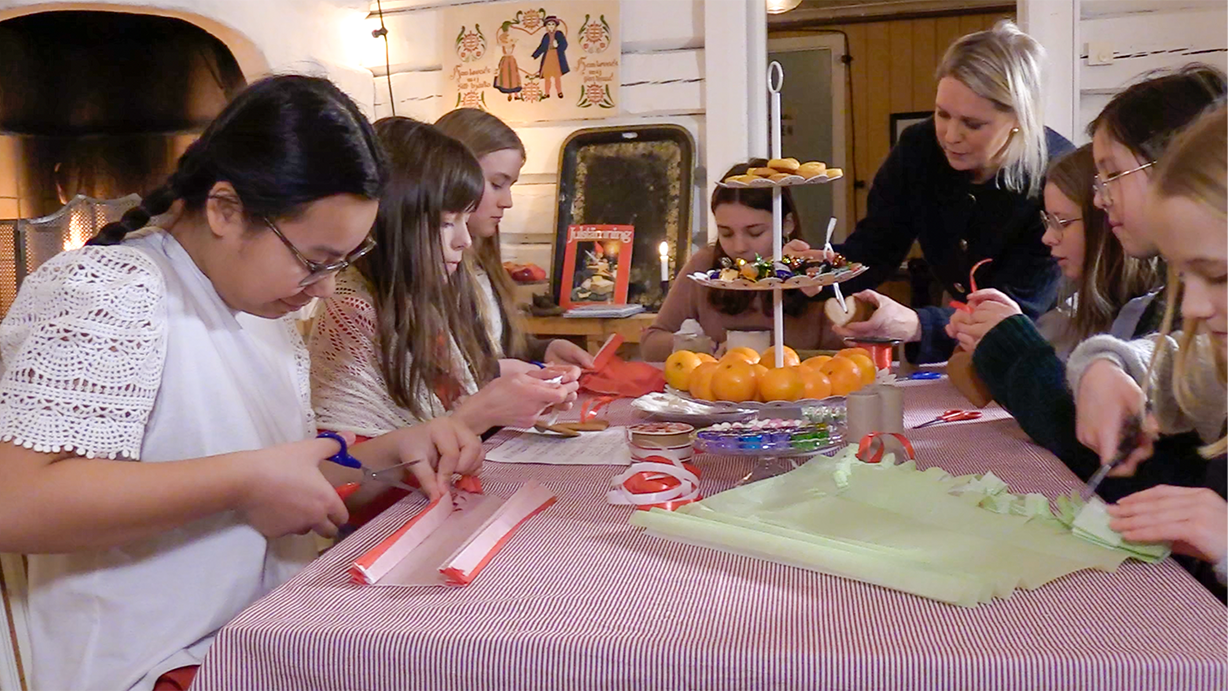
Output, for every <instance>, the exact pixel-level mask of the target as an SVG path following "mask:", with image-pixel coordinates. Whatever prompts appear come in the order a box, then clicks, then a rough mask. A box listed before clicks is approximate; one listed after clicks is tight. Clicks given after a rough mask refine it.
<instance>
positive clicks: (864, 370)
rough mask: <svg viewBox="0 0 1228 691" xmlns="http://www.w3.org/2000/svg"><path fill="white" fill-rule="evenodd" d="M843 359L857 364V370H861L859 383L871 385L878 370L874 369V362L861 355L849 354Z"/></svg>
mask: <svg viewBox="0 0 1228 691" xmlns="http://www.w3.org/2000/svg"><path fill="white" fill-rule="evenodd" d="M844 357H846V358H848V359H850V360H852V361H853V362H856V363H857V368H858V369H860V370H861V383H862V384H873V383H874V375H876V374H878V369H877V368H875V367H874V361H873V360H871V359H870V358H868V357H866V356H865V355H862V354H861V353H849V354H848V355H845V356H844Z"/></svg>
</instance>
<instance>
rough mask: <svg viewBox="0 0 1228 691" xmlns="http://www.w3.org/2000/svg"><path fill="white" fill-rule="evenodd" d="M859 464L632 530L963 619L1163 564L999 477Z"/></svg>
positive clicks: (732, 495)
mask: <svg viewBox="0 0 1228 691" xmlns="http://www.w3.org/2000/svg"><path fill="white" fill-rule="evenodd" d="M854 452H855V448H854V447H849V448H848V449H845V450H844V451H842V452H841V453H840V454H839V455H837V456H836V457H835V458H826V457H823V456H819V457H816V458H814V459H813V460H811V461H810V462H808V463H806V464H805V465H803V466H801V467H800V468H798V469H797V470H794V471H792V472H790V473H787V474H785V475H781V476H779V477H775V478H771V479H769V480H763V481H761V482H756V483H754V484H751V485H747V486H745V487H738V488H736V489H732V490H729V491H726V492H722V493H720V494H717V495H714V496H711V497H708V498H707V499H704V500H703V501H700V502H697V503H694V504H689V505H687V506H683V507H681V508H680V509H678V510H677V511H674V512H668V511H662V510H659V509H653V510H652V511H647V512H645V511H637V512H635V513H634V514H633V515H632V517H631V522H632V524H634V525H637V526H642V527H644V528H646V529H647V530H648V532H649V533H650V534H652V535H656V536H659V537H663V538H667V539H671V540H676V541H679V542H686V543H691V544H698V545H703V546H707V547H711V548H714V549H719V550H723V551H726V552H732V553H735V554H743V555H747V556H752V557H758V558H762V559H767V560H769V561H774V562H779V563H784V564H792V565H794V566H800V567H802V568H807V569H811V570H814V571H819V572H822V573H829V574H832V575H836V576H842V577H845V578H852V579H855V580H859V581H864V582H866V583H872V584H875V585H880V586H883V587H886V588H893V589H896V590H902V591H904V592H909V593H913V594H916V595H920V596H922V597H928V598H932V599H935V600H940V601H942V602H949V603H951V604H956V605H962V606H966V607H972V606H975V605H977V604H980V603H983V602H988V601H989V600H990V599H992V598H994V597H999V598H1005V597H1009V596H1010V594H1011V593H1012V592H1013V591H1014V590H1015V589H1016V588H1028V589H1032V588H1037V587H1040V586H1042V585H1044V584H1045V583H1048V582H1050V581H1052V580H1054V579H1057V578H1061V577H1062V576H1065V575H1067V574H1069V573H1073V572H1074V571H1078V570H1080V569H1090V568H1095V569H1102V570H1105V571H1113V570H1115V569H1116V568H1117V566H1118V565H1119V564H1120V563H1121V562H1122V561H1123V560H1125V559H1126V558H1127V557H1131V556H1133V557H1138V558H1144V559H1146V560H1148V561H1153V560H1156V559H1162V558H1163V557H1162V556H1158V555H1159V554H1160V552H1163V554H1164V555H1166V554H1167V550H1164V549H1163V548H1161V549H1160V550H1159V551H1157V550H1156V549H1155V548H1156V546H1150V545H1149V546H1145V547H1146V549H1143V548H1142V547H1140V546H1137V545H1130V544H1128V543H1122V544H1120V545H1111V544H1109V540H1108V539H1106V538H1105V536H1104V535H1103V534H1102V533H1101V532H1100V528H1098V527H1097V528H1092V529H1089V528H1086V527H1083V528H1080V527H1079V526H1075V527H1074V529H1073V531H1072V528H1071V526H1072V525H1074V524H1075V516H1076V515H1077V513H1078V508H1079V507H1076V506H1074V505H1073V504H1071V502H1070V500H1069V499H1068V498H1066V497H1060V498H1059V500H1058V504H1059V515H1058V516H1057V517H1055V516H1054V515H1053V514H1052V513H1051V512H1050V509H1049V501H1048V499H1047V498H1045V497H1044V496H1043V495H1039V494H1030V495H1025V496H1017V495H1014V494H1011V493H1010V492H1009V491H1007V490H1008V489H1009V488H1008V487H1007V486H1006V483H1004V482H1002V481H1001V480H1000V479H998V478H997V477H995V476H994V475H993V474H992V473H986V474H984V475H980V476H962V477H952V476H951V475H949V474H947V473H946V472H944V471H942V470H941V469H939V468H930V469H929V470H925V471H918V470H917V468H916V465H915V464H914V463H913V462H911V461H910V462H908V463H904V464H902V465H895V464H894V459H893V458H892V457H891V456H888V457H887V458H886V459H884V461H883V462H882V463H877V464H866V463H862V462H861V461H859V460H857V458H856V456H855V455H854ZM1065 518H1069V520H1068V521H1067V520H1064V519H1065ZM1104 527H1105V528H1107V524H1106V525H1105V526H1104ZM1110 532H1111V531H1110Z"/></svg>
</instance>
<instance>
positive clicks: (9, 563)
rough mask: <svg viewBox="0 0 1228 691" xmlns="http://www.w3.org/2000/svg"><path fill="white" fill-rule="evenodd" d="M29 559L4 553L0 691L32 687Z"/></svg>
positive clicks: (0, 558) (0, 591)
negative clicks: (28, 599)
mask: <svg viewBox="0 0 1228 691" xmlns="http://www.w3.org/2000/svg"><path fill="white" fill-rule="evenodd" d="M27 592H28V589H27V580H26V559H25V557H24V556H22V555H20V554H0V610H2V612H3V616H0V691H30V685H29V674H30V633H29V624H28V622H29V620H30V614H29V609H28V607H27V602H26V595H27Z"/></svg>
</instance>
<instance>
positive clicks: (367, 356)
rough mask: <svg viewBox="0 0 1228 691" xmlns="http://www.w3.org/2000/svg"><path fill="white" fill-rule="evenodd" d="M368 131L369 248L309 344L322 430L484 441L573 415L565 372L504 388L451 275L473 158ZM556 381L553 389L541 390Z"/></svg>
mask: <svg viewBox="0 0 1228 691" xmlns="http://www.w3.org/2000/svg"><path fill="white" fill-rule="evenodd" d="M375 131H376V134H377V135H378V136H379V139H380V141H381V142H382V144H383V145H384V149H385V150H386V151H387V152H388V158H389V183H388V188H387V190H386V192H385V194H384V197H383V198H382V199H381V200H380V207H379V208H380V210H379V215H378V217H377V218H376V221H375V228H374V230H373V234H374V238H375V240H376V245H375V249H374V250H373V251H372V252H371V253H370V254H368V255H366V256H365V257H363V258H362V259H360V260H359V261H358V263H357V264H356V265H355V266H354V267H353V268H351V269H348V270H346V271H343V272H342V273H341V274H340V275H339V276H338V278H337V291H336V295H335V296H334V297H333V298H331V299H329V300H328V301H326V302H325V306H324V311H323V313H322V314H321V316H320V317H319V318H318V319H317V321H316V324H315V326H314V328H313V330H312V334H311V338H310V339H309V342H310V349H311V357H312V372H311V384H312V386H311V392H312V401H313V403H314V405H315V409H316V414H317V415H318V416H319V420H320V425H321V426H323V427H326V428H328V429H332V430H344V431H348V432H353V433H355V434H357V435H360V436H363V437H374V436H378V435H381V434H385V433H387V432H390V431H392V430H395V429H399V428H402V427H406V426H409V425H413V424H414V423H416V422H418V421H421V420H430V419H432V418H439V417H441V416H446V415H449V414H451V418H452V419H456V420H459V421H461V422H463V423H465V424H466V425H467V426H468V427H469V428H470V429H471V430H473V431H474V432H475V433H479V434H480V433H482V432H485V431H486V430H487V429H489V428H490V427H494V426H503V425H518V426H527V425H532V424H533V421H534V420H535V419H536V417H537V416H538V414H539V413H541V412H542V411H543V410H545V409H546V408H550V407H552V406H566V405H568V404H570V402H571V401H573V400H574V399H575V392H576V388H577V384H576V382H575V380H576V375H575V373H574V372H572V371H570V369H568V370H567V371H562V370H559V371H556V370H554V369H539V368H536V367H534V368H532V370H531V371H528V372H521V373H514V374H508V375H507V376H503V377H500V376H499V361H498V355H497V351H496V350H495V346H494V344H493V343H492V342H491V339H490V337H489V335H488V331H487V329H486V326H485V324H484V323H483V322H482V320H481V319H478V318H475V317H476V315H478V314H479V312H480V308H479V304H480V301H481V297H480V294H479V293H478V288H477V286H476V284H475V282H474V281H472V280H469V279H468V277H467V276H466V275H464V274H463V273H462V272H459V271H458V269H459V268H460V266H461V264H462V262H463V260H464V255H465V252H466V251H467V250H468V248H469V246H470V244H471V241H470V236H469V232H468V230H467V227H466V221H467V220H468V217H469V215H470V214H471V213H472V212H473V210H474V208H475V207H476V206H477V204H478V202H479V201H480V200H481V199H482V195H483V190H484V188H485V184H486V182H485V178H484V177H483V175H482V168H481V166H480V165H479V164H478V162H477V159H475V158H474V157H473V154H471V153H470V152H469V150H468V149H466V148H465V146H464V145H463V144H461V143H460V142H458V141H456V140H455V139H452V138H451V137H448V136H446V135H444V134H443V133H441V132H440V131H439V130H437V129H436V128H435V127H433V126H431V125H429V124H425V123H421V122H418V121H415V120H411V119H409V118H404V117H391V118H384V119H382V120H380V121H379V122H377V123H375ZM558 376H561V377H562V378H563V380H562V382H560V383H552V382H548V381H546V380H548V379H553V378H555V377H558ZM462 399H463V400H462Z"/></svg>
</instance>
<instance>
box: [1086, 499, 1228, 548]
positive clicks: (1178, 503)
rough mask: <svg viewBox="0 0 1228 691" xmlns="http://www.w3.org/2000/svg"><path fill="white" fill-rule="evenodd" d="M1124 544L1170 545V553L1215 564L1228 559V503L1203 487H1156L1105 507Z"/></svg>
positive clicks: (1112, 525) (1111, 526) (1111, 524)
mask: <svg viewBox="0 0 1228 691" xmlns="http://www.w3.org/2000/svg"><path fill="white" fill-rule="evenodd" d="M1107 510H1108V512H1109V515H1110V516H1112V518H1113V520H1112V521H1110V522H1109V527H1110V528H1112V529H1113V530H1116V531H1117V532H1119V533H1121V536H1122V537H1124V538H1125V539H1127V540H1133V541H1136V542H1172V543H1174V544H1173V551H1175V552H1178V553H1180V554H1189V555H1192V556H1194V557H1197V558H1199V559H1201V560H1203V561H1208V562H1211V563H1212V564H1217V563H1219V562H1220V561H1223V559H1224V557H1225V556H1226V555H1228V502H1225V501H1224V499H1223V498H1222V497H1220V496H1219V495H1218V494H1216V493H1215V492H1214V491H1212V490H1210V489H1207V488H1205V487H1173V486H1172V485H1159V486H1157V487H1152V488H1151V489H1145V490H1143V491H1142V492H1136V493H1134V494H1131V495H1130V496H1128V497H1125V498H1123V499H1122V500H1121V501H1119V502H1117V503H1116V504H1114V505H1111V506H1109V507H1107Z"/></svg>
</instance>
